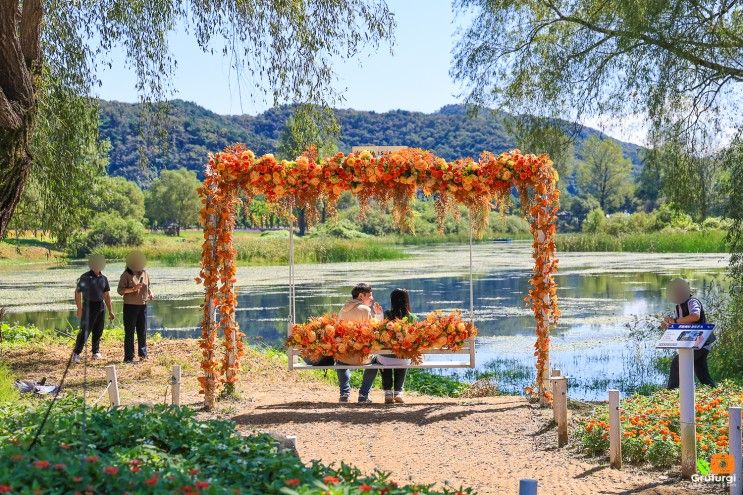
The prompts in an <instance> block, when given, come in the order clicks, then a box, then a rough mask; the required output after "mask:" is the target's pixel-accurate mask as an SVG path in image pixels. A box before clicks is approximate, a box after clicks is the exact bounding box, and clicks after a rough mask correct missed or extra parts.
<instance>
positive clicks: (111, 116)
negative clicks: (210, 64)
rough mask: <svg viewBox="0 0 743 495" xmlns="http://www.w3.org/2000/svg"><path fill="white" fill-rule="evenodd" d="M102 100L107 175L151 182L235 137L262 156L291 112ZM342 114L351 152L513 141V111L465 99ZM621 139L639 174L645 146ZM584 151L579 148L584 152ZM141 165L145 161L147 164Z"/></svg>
mask: <svg viewBox="0 0 743 495" xmlns="http://www.w3.org/2000/svg"><path fill="white" fill-rule="evenodd" d="M99 104H100V119H101V124H100V136H101V139H104V140H108V141H109V142H110V143H111V150H110V154H109V158H110V165H109V173H110V174H111V175H120V176H123V177H126V178H128V179H130V180H134V181H136V182H138V183H140V184H141V185H147V184H148V183H149V182H150V181H151V180H152V179H153V178H155V177H156V176H157V173H158V172H159V171H160V170H162V169H174V168H180V167H185V168H188V169H191V170H195V171H197V172H198V173H199V174H201V171H202V170H203V169H204V163H205V162H206V160H207V156H208V154H209V153H210V152H215V151H219V150H221V149H223V148H224V147H226V146H228V145H230V144H234V143H237V142H240V143H245V144H246V145H247V146H248V147H249V148H251V149H252V150H253V151H254V152H255V153H256V154H259V155H260V154H264V153H272V152H274V150H275V148H276V143H277V141H278V139H279V136H280V135H281V131H282V130H283V128H284V123H285V122H286V119H287V118H288V117H289V115H290V114H291V112H292V107H289V106H280V107H276V108H272V109H270V110H267V111H265V112H263V113H261V114H259V115H255V116H252V115H219V114H216V113H214V112H211V111H209V110H207V109H205V108H203V107H200V106H198V105H196V104H195V103H191V102H186V101H182V100H173V101H170V102H168V104H166V105H165V106H164V107H163V109H160V110H152V109H149V108H148V107H144V106H142V105H140V104H130V103H120V102H113V101H100V102H99ZM336 115H337V118H338V120H339V122H340V124H341V136H340V142H339V147H340V149H341V151H345V152H348V151H350V149H351V146H358V145H371V144H373V145H405V146H415V147H420V148H425V149H430V150H432V151H433V152H434V153H436V154H437V155H439V156H441V157H443V158H446V159H447V160H453V159H456V158H461V157H465V156H473V157H477V156H478V155H479V154H480V152H481V151H483V150H489V151H492V152H494V153H498V152H501V151H504V150H508V149H511V148H513V147H514V146H515V143H514V142H513V139H512V138H511V137H510V136H509V135H508V133H507V132H506V130H505V129H504V127H503V124H502V118H503V117H504V116H507V114H504V113H500V114H498V113H496V112H480V113H479V115H477V116H475V117H471V116H468V115H467V112H466V110H465V108H464V107H463V106H461V105H446V106H444V107H442V108H441V109H440V110H439V111H437V112H434V113H422V112H409V111H406V110H393V111H390V112H383V113H378V112H366V111H358V110H350V109H338V110H336ZM566 125H569V124H567V123H566ZM591 135H598V136H600V137H602V138H606V137H608V136H606V135H604V134H603V133H601V132H600V131H598V130H596V129H591V128H586V127H584V128H582V129H580V130H579V131H578V132H577V133H576V140H577V141H578V143H580V142H582V141H583V140H585V139H587V138H588V137H589V136H591ZM618 142H619V143H620V145H621V146H622V149H623V150H624V154H625V155H626V156H627V157H628V158H630V159H631V160H632V162H633V163H634V165H635V172H636V173H637V172H638V171H639V168H640V158H639V155H638V153H639V151H640V150H641V147H639V146H637V145H635V144H631V143H625V142H621V141H618ZM580 150H581V147H580V146H579V145H578V146H576V154H577V155H578V157H579V158H580ZM143 158H146V160H143ZM142 163H146V164H147V165H146V166H144V168H143V166H142Z"/></svg>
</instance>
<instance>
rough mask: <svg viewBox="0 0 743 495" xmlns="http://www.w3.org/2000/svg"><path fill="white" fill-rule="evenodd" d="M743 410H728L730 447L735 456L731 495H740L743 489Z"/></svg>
mask: <svg viewBox="0 0 743 495" xmlns="http://www.w3.org/2000/svg"><path fill="white" fill-rule="evenodd" d="M740 415H741V408H740V407H731V408H729V409H728V446H729V448H730V455H731V456H733V462H734V464H733V468H734V471H733V481H732V482H731V483H730V495H740V492H741V488H743V479H741V478H743V453H742V452H741V416H740Z"/></svg>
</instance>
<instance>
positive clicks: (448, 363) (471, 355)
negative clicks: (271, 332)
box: [286, 222, 475, 371]
mask: <svg viewBox="0 0 743 495" xmlns="http://www.w3.org/2000/svg"><path fill="white" fill-rule="evenodd" d="M469 238H470V239H469V240H470V250H469V283H470V294H469V296H470V301H469V303H470V304H469V306H470V307H469V317H470V322H473V321H474V315H475V309H474V301H475V298H474V285H473V282H472V222H470V236H469ZM294 265H295V263H294V223H293V222H291V223H290V224H289V324H288V325H287V336H291V331H292V326H293V324H295V323H296V315H297V311H296V296H297V294H296V284H295V267H294ZM300 352H301V351H300V350H299V349H296V348H288V349H287V351H286V354H287V358H288V361H289V371H292V370H340V369H350V370H356V369H364V370H366V369H398V368H403V369H410V368H422V369H430V368H474V367H475V338H474V337H472V338H470V339H468V340H467V343H466V344H465V345H463V346H462V348H461V349H458V350H456V351H454V350H451V349H430V350H427V351H423V354H424V355H427V356H444V355H449V356H452V355H454V356H467V359H464V358H462V359H461V360H459V361H454V360H445V359H439V360H430V361H429V360H426V359H424V360H423V362H421V363H420V364H412V363H411V364H406V365H395V366H386V365H380V364H367V365H349V364H337V363H336V364H334V365H329V366H314V365H311V364H307V363H306V362H304V360H303V359H302V358H301V356H300ZM382 352H384V350H383V351H382Z"/></svg>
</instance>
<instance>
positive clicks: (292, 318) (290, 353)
mask: <svg viewBox="0 0 743 495" xmlns="http://www.w3.org/2000/svg"><path fill="white" fill-rule="evenodd" d="M295 301H296V294H295V287H294V200H292V201H291V202H290V203H289V321H288V322H287V324H286V335H287V337H288V336H291V333H292V326H293V325H294V324H295V323H296V322H297V316H296V304H295ZM287 358H288V360H289V369H290V370H291V369H292V368H293V367H294V350H293V349H292V348H291V346H290V347H289V349H287Z"/></svg>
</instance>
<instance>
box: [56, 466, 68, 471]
mask: <svg viewBox="0 0 743 495" xmlns="http://www.w3.org/2000/svg"><path fill="white" fill-rule="evenodd" d="M54 469H56V470H57V471H64V470H65V469H67V466H65V465H64V464H55V465H54Z"/></svg>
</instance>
